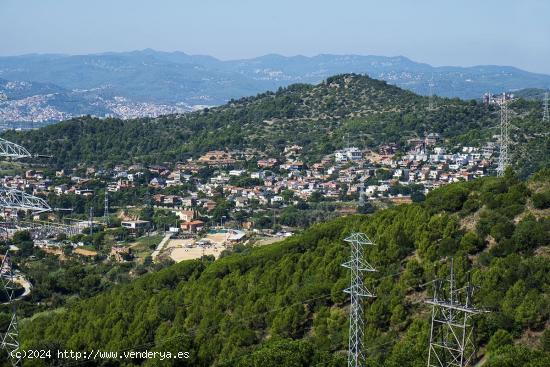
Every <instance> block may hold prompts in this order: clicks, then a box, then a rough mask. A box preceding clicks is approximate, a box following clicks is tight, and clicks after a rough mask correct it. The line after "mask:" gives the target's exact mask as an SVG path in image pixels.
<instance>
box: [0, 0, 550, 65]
mask: <svg viewBox="0 0 550 367" xmlns="http://www.w3.org/2000/svg"><path fill="white" fill-rule="evenodd" d="M0 34H1V35H2V36H1V41H0V55H1V56H9V55H20V54H26V53H66V54H87V53H97V52H106V51H133V50H140V49H145V48H153V49H156V50H163V51H183V52H186V53H189V54H204V55H211V56H215V57H217V58H220V59H223V60H226V59H241V58H250V57H255V56H261V55H264V54H269V53H278V54H282V55H286V56H292V55H306V56H312V55H317V54H321V53H330V54H357V55H383V56H398V55H401V56H406V57H408V58H410V59H412V60H414V61H419V62H426V63H429V64H431V65H434V66H442V65H453V66H455V65H456V66H471V65H482V64H492V65H511V66H516V67H519V68H522V69H525V70H528V71H533V72H540V73H545V74H550V1H548V0H521V1H518V0H500V1H496V0H484V1H480V0H460V1H457V0H454V1H453V0H377V1H373V0H314V1H313V0H272V1H266V0H216V1H214V0H200V1H191V0H149V1H145V0H93V1H90V0H0Z"/></svg>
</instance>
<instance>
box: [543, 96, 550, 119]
mask: <svg viewBox="0 0 550 367" xmlns="http://www.w3.org/2000/svg"><path fill="white" fill-rule="evenodd" d="M548 120H550V117H548V92H546V93H544V112H543V114H542V121H543V122H548Z"/></svg>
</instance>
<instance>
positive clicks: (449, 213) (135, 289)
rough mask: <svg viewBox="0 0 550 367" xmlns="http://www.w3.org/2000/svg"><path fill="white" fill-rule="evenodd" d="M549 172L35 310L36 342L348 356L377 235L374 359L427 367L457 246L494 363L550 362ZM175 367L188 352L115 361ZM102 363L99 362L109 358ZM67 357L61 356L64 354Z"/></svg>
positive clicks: (468, 187) (224, 361)
mask: <svg viewBox="0 0 550 367" xmlns="http://www.w3.org/2000/svg"><path fill="white" fill-rule="evenodd" d="M549 216H550V171H548V170H547V171H542V172H539V173H538V174H536V175H534V176H533V177H532V178H531V180H530V181H528V182H522V181H519V180H518V179H517V178H516V177H515V176H513V175H512V174H511V171H509V172H508V173H507V175H506V176H505V177H504V178H496V177H486V178H483V179H479V180H477V181H473V182H463V183H458V184H452V185H449V186H446V187H443V188H441V189H438V190H435V191H433V192H431V193H430V194H429V195H428V197H427V199H426V201H425V202H423V203H419V204H411V205H403V206H397V207H394V208H390V209H386V210H383V211H380V212H377V213H376V214H374V215H371V216H352V217H345V218H340V219H337V220H335V221H332V222H329V223H325V224H319V225H315V226H313V227H311V228H310V229H308V230H306V231H304V232H303V233H302V234H299V235H296V236H294V237H291V238H289V239H287V240H285V241H283V242H280V243H276V244H272V245H267V246H264V247H259V248H243V249H241V252H239V253H234V254H231V255H228V256H226V257H222V258H221V259H220V260H217V261H215V262H212V260H211V259H208V258H203V259H201V260H196V261H187V262H182V263H180V264H177V265H173V266H171V267H169V268H166V269H164V270H162V271H160V272H158V273H155V274H149V275H146V276H144V277H143V278H140V279H138V280H137V281H135V282H133V283H130V284H128V285H124V286H119V287H116V288H114V289H113V290H110V291H108V292H106V293H104V294H101V295H98V296H95V297H92V298H89V299H86V300H82V301H78V302H76V303H74V304H73V305H71V306H69V307H67V308H66V309H63V310H60V311H59V312H54V313H49V314H46V315H42V316H40V315H39V316H36V317H35V318H33V319H32V320H23V321H22V322H21V324H22V340H23V347H24V349H27V348H33V349H42V348H46V349H57V348H59V349H67V350H68V349H72V350H92V349H94V350H97V349H100V350H107V351H121V350H145V349H146V350H150V351H171V352H178V351H188V352H190V359H189V360H188V361H186V362H187V364H186V365H193V366H262V367H270V366H344V365H345V364H346V363H345V358H346V357H345V352H344V351H345V350H346V348H347V328H348V314H347V310H348V297H347V295H346V294H344V293H343V292H342V290H343V289H344V288H345V287H346V286H347V284H348V282H349V275H348V273H347V269H346V268H344V267H342V266H341V264H342V263H343V262H344V261H345V260H346V258H347V256H349V248H348V247H347V246H346V244H345V242H344V241H343V239H344V238H345V237H346V236H347V235H349V234H350V233H351V232H352V231H362V232H365V233H366V234H368V236H369V237H370V238H371V239H372V240H374V242H376V245H375V246H371V247H368V249H367V252H366V257H367V258H368V260H369V262H370V263H371V264H373V266H375V267H376V268H377V269H378V272H377V273H375V274H372V275H369V276H368V277H367V280H366V284H367V286H368V287H369V288H370V289H372V290H373V291H374V293H375V294H376V295H377V298H375V299H371V300H368V301H367V305H366V306H365V317H366V333H365V342H366V345H367V346H368V351H367V355H368V358H369V366H402V367H405V366H424V365H425V363H426V362H425V361H426V358H427V348H428V345H427V343H428V331H429V323H428V320H429V315H430V313H429V308H428V306H427V305H425V304H424V303H423V300H424V299H425V298H427V297H428V295H429V294H431V290H430V287H431V286H430V285H426V283H429V282H430V281H431V280H433V279H434V278H436V277H444V276H445V275H446V273H447V272H448V265H449V261H448V259H449V257H451V256H452V257H454V265H455V273H456V277H457V279H458V282H459V285H461V284H464V282H465V279H466V278H467V276H468V274H471V277H472V279H473V282H474V283H475V284H476V285H477V286H478V287H479V288H478V290H477V292H476V296H475V299H474V303H475V304H476V305H477V306H478V307H482V308H484V309H487V310H490V311H491V313H489V314H483V315H480V316H478V317H476V319H475V324H476V337H475V338H476V343H477V344H478V345H480V346H481V350H480V356H484V358H485V359H486V363H485V364H484V366H485V367H497V366H510V367H511V366H530V367H542V366H548V365H550V330H549V327H548V326H549V317H550V289H549V288H548V284H550V261H549V259H550V243H549V239H550V217H549ZM111 363H112V364H110V365H112V366H116V365H140V364H145V365H148V366H169V365H176V364H177V365H182V363H181V362H178V363H179V364H178V363H176V362H174V361H168V360H165V361H159V360H147V361H146V360H140V359H135V360H132V361H128V360H125V361H113V362H111ZM100 364H101V362H99V361H90V362H89V363H88V364H87V365H100ZM54 365H55V362H54Z"/></svg>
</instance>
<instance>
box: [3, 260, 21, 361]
mask: <svg viewBox="0 0 550 367" xmlns="http://www.w3.org/2000/svg"><path fill="white" fill-rule="evenodd" d="M0 279H1V280H2V287H3V288H4V293H5V294H6V297H7V299H8V301H7V303H8V304H11V306H12V315H11V321H10V324H9V326H8V329H7V330H6V332H5V333H4V335H2V344H1V346H2V348H3V349H5V350H6V352H7V353H8V359H9V360H10V362H11V364H12V366H20V365H21V357H19V356H18V353H17V352H18V351H19V325H18V322H17V305H16V303H15V298H16V295H15V290H16V289H17V286H16V284H15V275H14V273H13V268H12V263H11V259H10V254H9V250H8V251H6V254H5V255H4V258H3V259H2V265H1V267H0Z"/></svg>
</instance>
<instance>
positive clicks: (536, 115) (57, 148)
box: [2, 74, 550, 173]
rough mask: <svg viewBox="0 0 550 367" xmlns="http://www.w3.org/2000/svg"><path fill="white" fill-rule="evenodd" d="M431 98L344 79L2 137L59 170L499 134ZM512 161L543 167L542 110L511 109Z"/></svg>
mask: <svg viewBox="0 0 550 367" xmlns="http://www.w3.org/2000/svg"><path fill="white" fill-rule="evenodd" d="M433 102H434V105H435V108H434V109H433V110H431V109H428V103H429V102H428V98H427V97H421V96H418V95H415V94H413V93H411V92H407V91H404V90H402V89H399V88H398V87H395V86H391V85H388V84H386V83H385V82H382V81H378V80H375V79H371V78H369V77H367V76H361V75H356V74H344V75H338V76H335V77H331V78H328V79H327V80H326V81H325V82H323V83H321V84H319V85H316V86H311V85H306V84H296V85H292V86H289V87H287V88H284V89H279V90H278V91H277V92H266V93H263V94H260V95H258V96H256V97H249V98H242V99H240V100H237V101H231V102H229V103H228V104H226V105H224V106H220V107H217V108H213V109H209V110H208V109H206V110H203V111H199V112H195V113H190V114H184V115H178V116H175V115H174V116H165V117H161V118H156V119H138V120H127V121H123V120H119V119H106V120H100V119H95V118H90V117H82V118H77V119H73V120H69V121H64V122H61V123H58V124H55V125H50V126H47V127H44V128H41V129H39V130H35V131H25V132H14V131H10V132H6V133H4V134H3V135H2V137H4V138H6V139H8V140H12V141H15V142H18V143H21V144H23V145H24V146H26V147H27V148H29V149H30V150H31V151H32V152H34V153H38V154H47V155H52V156H53V157H54V158H53V159H52V161H51V162H52V163H53V164H54V165H56V166H63V167H68V168H72V167H74V166H76V165H77V164H79V163H87V164H100V165H105V166H112V165H115V164H118V163H122V162H140V163H161V162H165V161H177V160H182V159H185V158H188V157H191V156H198V155H200V154H201V153H203V152H205V151H208V150H212V149H245V148H257V149H258V151H260V152H262V153H264V154H267V155H275V156H277V155H278V154H280V153H281V152H282V150H283V148H284V147H285V146H286V145H289V144H299V145H302V146H303V147H304V150H303V151H304V155H305V157H303V158H304V159H305V160H306V161H314V160H317V159H319V158H320V157H321V156H322V155H324V154H327V153H332V152H333V151H334V149H337V148H340V147H342V146H343V145H344V139H343V137H346V139H345V141H346V142H349V143H350V144H353V145H356V146H359V147H361V148H366V147H376V146H378V145H379V144H381V143H384V142H405V141H406V139H408V138H410V137H415V136H424V134H426V133H430V132H436V133H440V134H441V135H442V136H443V137H444V138H446V139H447V140H448V143H449V144H453V143H462V144H468V145H471V144H476V143H481V142H485V141H487V140H491V137H492V135H493V134H495V133H498V129H497V126H498V121H499V117H498V111H497V110H496V109H495V107H494V106H489V107H485V106H483V105H482V104H480V103H477V102H475V101H461V100H458V99H443V98H434V100H433ZM510 111H511V112H510V115H511V118H512V125H513V129H511V134H512V136H511V141H513V142H514V144H515V145H514V146H513V147H512V155H513V157H514V159H515V161H521V167H523V169H525V170H526V172H527V173H531V172H534V171H535V170H536V169H538V168H540V167H541V166H545V165H547V164H548V159H549V156H550V155H549V154H547V153H548V151H549V147H550V137H549V135H548V131H547V129H546V128H545V126H544V125H543V124H542V123H541V118H542V106H541V103H540V102H527V101H524V100H518V101H515V102H514V103H512V104H511V105H510Z"/></svg>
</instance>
